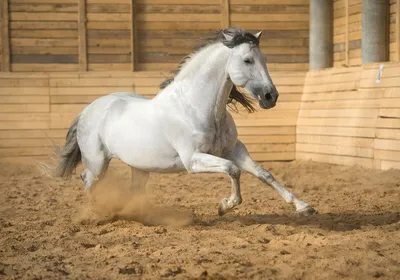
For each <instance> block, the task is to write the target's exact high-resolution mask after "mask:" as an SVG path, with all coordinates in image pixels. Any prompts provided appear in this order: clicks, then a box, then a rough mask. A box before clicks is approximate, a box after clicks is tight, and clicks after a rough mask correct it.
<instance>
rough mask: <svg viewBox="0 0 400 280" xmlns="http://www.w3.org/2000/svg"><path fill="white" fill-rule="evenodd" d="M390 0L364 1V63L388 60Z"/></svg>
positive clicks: (362, 44) (362, 43)
mask: <svg viewBox="0 0 400 280" xmlns="http://www.w3.org/2000/svg"><path fill="white" fill-rule="evenodd" d="M388 4H389V1H388V0H379V1H378V0H363V1H362V39H361V52H362V63H363V64H365V63H374V62H382V61H386V60H387V54H388V52H387V50H388V44H387V41H388V40H387V39H388V38H387V37H388V36H387V35H388V33H387V31H388V29H387V28H388V24H387V19H388V16H387V7H388Z"/></svg>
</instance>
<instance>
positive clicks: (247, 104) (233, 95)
mask: <svg viewBox="0 0 400 280" xmlns="http://www.w3.org/2000/svg"><path fill="white" fill-rule="evenodd" d="M223 33H225V34H226V35H227V36H224V34H223ZM226 37H229V38H231V39H230V40H227V39H226ZM218 42H221V43H223V44H224V45H225V46H227V47H228V48H234V47H235V46H238V45H240V44H243V43H249V44H251V45H254V46H257V47H258V45H259V40H258V39H257V38H256V37H255V36H254V35H253V34H251V33H249V32H247V31H245V30H243V29H240V28H238V27H229V28H227V29H224V30H217V31H216V32H215V34H214V35H213V36H210V37H206V38H203V42H202V43H201V44H199V45H198V46H196V47H195V51H194V52H193V53H192V54H190V55H188V56H186V57H184V58H183V59H182V61H181V62H180V63H179V66H178V68H177V69H176V70H174V71H171V73H173V74H174V76H173V77H171V78H168V79H167V80H165V81H164V82H162V83H161V84H160V88H161V89H164V88H166V87H167V86H168V85H169V84H171V83H172V82H173V81H174V78H175V76H176V75H177V74H178V73H179V72H180V70H181V69H182V67H183V66H184V65H185V64H186V63H187V62H188V61H189V60H190V59H191V58H192V56H193V54H195V53H196V52H198V51H199V50H200V49H202V48H204V47H206V46H208V45H211V44H215V43H218ZM237 102H239V103H240V104H242V106H243V107H244V108H245V109H246V110H247V111H248V112H249V113H252V112H254V111H255V108H254V106H253V103H252V100H251V99H250V98H249V97H247V96H246V95H245V94H243V93H241V92H240V91H239V89H238V88H237V87H236V86H235V85H234V86H233V87H232V90H231V92H230V93H229V98H228V102H227V105H228V106H229V105H233V107H234V109H235V110H236V111H237V108H236V103H237ZM231 108H232V107H231Z"/></svg>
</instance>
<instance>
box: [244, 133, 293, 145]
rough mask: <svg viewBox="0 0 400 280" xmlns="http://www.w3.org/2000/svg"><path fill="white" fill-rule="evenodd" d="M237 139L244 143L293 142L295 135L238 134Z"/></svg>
mask: <svg viewBox="0 0 400 280" xmlns="http://www.w3.org/2000/svg"><path fill="white" fill-rule="evenodd" d="M239 140H240V141H242V142H243V143H245V144H260V143H264V144H267V143H277V144H278V143H295V142H296V136H295V135H257V136H251V135H239Z"/></svg>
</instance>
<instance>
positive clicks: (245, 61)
mask: <svg viewBox="0 0 400 280" xmlns="http://www.w3.org/2000/svg"><path fill="white" fill-rule="evenodd" d="M244 63H246V64H251V63H252V62H251V59H250V58H245V59H244Z"/></svg>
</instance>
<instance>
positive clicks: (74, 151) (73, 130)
mask: <svg viewBox="0 0 400 280" xmlns="http://www.w3.org/2000/svg"><path fill="white" fill-rule="evenodd" d="M79 118H80V115H78V116H77V117H76V118H75V120H74V121H73V122H72V124H71V127H70V128H69V130H68V133H67V136H66V142H65V145H64V147H63V148H60V147H58V146H56V145H54V150H55V151H54V152H55V154H56V164H55V165H50V164H46V163H41V164H40V165H41V166H40V168H41V170H42V172H43V173H44V174H46V175H50V176H52V177H61V178H63V179H69V178H71V175H72V172H73V171H74V170H75V168H76V166H77V165H78V164H79V163H80V162H81V160H82V155H81V150H80V149H79V145H78V139H77V127H78V123H79Z"/></svg>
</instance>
